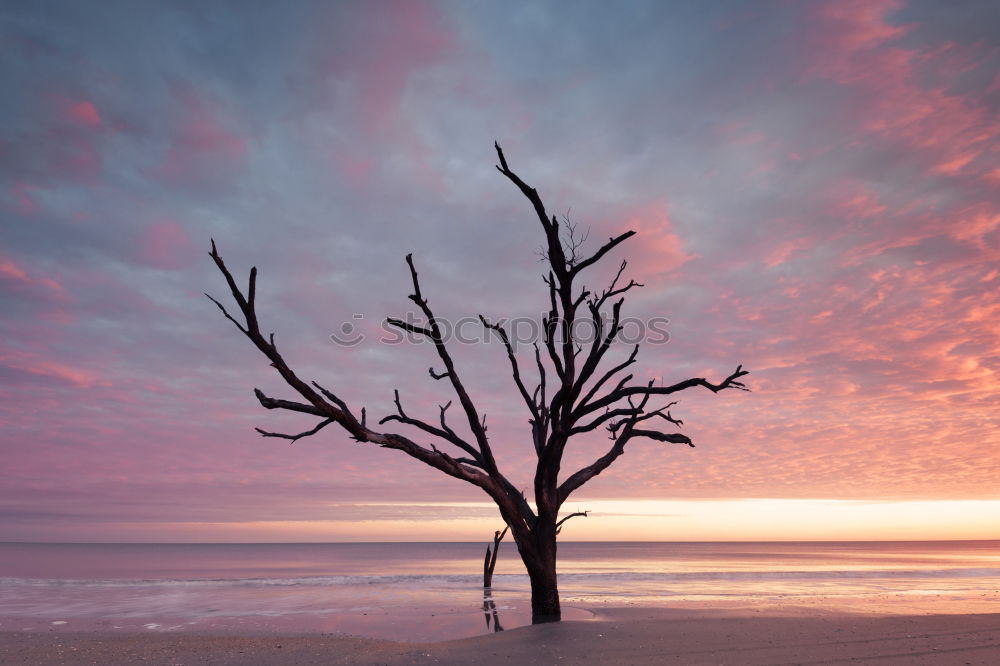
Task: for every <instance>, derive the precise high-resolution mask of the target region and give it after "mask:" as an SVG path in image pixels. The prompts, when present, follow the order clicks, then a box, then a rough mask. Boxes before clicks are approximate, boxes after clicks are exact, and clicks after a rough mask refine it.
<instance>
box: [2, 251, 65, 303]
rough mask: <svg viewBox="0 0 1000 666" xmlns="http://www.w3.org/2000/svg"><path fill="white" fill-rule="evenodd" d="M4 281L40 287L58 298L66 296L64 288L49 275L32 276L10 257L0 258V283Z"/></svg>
mask: <svg viewBox="0 0 1000 666" xmlns="http://www.w3.org/2000/svg"><path fill="white" fill-rule="evenodd" d="M4 282H8V283H17V284H20V285H24V286H28V287H34V286H38V287H42V288H44V289H45V290H47V291H48V292H49V293H50V294H51V295H54V296H56V297H58V298H59V299H60V300H62V299H65V298H66V292H65V290H64V289H63V287H62V285H61V284H59V283H58V282H57V281H56V280H54V279H52V278H49V277H33V276H31V275H29V274H28V272H27V271H26V270H25V269H24V268H22V267H21V266H20V265H18V264H17V263H16V262H14V261H13V260H11V259H0V284H2V283H4Z"/></svg>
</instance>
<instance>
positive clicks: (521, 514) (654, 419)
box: [206, 145, 748, 622]
mask: <svg viewBox="0 0 1000 666" xmlns="http://www.w3.org/2000/svg"><path fill="white" fill-rule="evenodd" d="M496 153H497V157H498V159H499V162H500V164H499V165H497V170H498V171H499V172H500V173H501V174H502V175H503V176H505V177H506V178H507V179H508V180H509V181H510V182H511V183H513V184H514V185H515V186H516V187H517V189H518V190H520V192H521V193H522V194H523V195H524V196H525V197H526V198H527V199H528V201H529V202H530V203H531V206H532V208H533V209H534V212H535V215H536V216H537V218H538V222H539V223H540V224H541V226H542V231H543V232H544V235H545V240H544V244H543V246H542V255H543V258H544V261H545V262H546V264H547V271H546V273H547V274H546V275H545V276H544V277H543V281H544V283H545V284H546V286H547V291H548V303H549V305H548V312H547V313H546V315H545V316H544V318H543V322H542V324H543V325H542V339H541V344H540V345H539V344H537V343H536V344H535V346H534V354H533V356H534V358H533V359H532V360H533V362H534V363H533V365H534V366H535V369H536V371H537V378H536V381H534V382H531V383H530V384H529V383H528V382H527V381H526V379H525V376H524V374H523V372H522V368H521V363H520V360H519V358H518V356H517V355H516V354H515V349H514V347H513V346H512V344H511V342H510V340H509V338H508V335H507V333H506V331H505V330H504V328H503V326H501V325H499V324H493V323H490V322H489V321H488V320H487V319H486V318H485V317H482V316H480V319H481V321H482V323H483V326H485V327H486V328H487V329H489V330H491V331H493V332H494V333H495V334H496V335H497V337H498V338H499V339H500V341H501V342H502V343H503V346H504V350H505V352H506V357H507V361H508V362H509V364H510V371H511V374H512V376H513V381H514V386H515V387H516V389H517V392H518V394H519V395H520V398H521V399H522V400H523V402H524V405H525V407H526V409H527V413H528V416H529V421H528V422H529V424H530V429H531V442H532V448H533V451H534V454H535V456H536V457H537V463H536V465H535V475H534V504H533V505H532V504H531V503H529V502H528V500H527V499H526V498H525V496H524V494H523V493H522V492H521V491H520V490H519V489H518V488H517V487H515V486H514V484H512V483H511V482H510V481H509V480H508V479H507V477H506V476H504V474H503V473H502V472H501V471H500V467H499V465H498V463H497V461H496V459H495V458H494V456H493V450H492V448H491V447H490V441H489V438H488V437H487V435H486V426H485V424H484V420H483V414H482V413H481V412H480V411H479V409H478V408H477V407H476V404H475V402H474V401H473V399H472V396H470V395H469V392H468V391H467V390H466V387H465V384H464V383H463V382H462V376H461V374H460V372H459V370H458V368H456V367H455V363H454V361H453V360H452V356H451V354H450V353H449V351H448V347H447V345H446V342H447V341H446V340H445V337H444V335H443V333H442V331H441V329H440V328H439V326H438V323H437V321H438V320H437V319H436V318H435V317H434V313H433V312H432V310H431V307H430V304H429V302H428V300H427V298H426V297H425V296H424V294H423V292H422V291H421V288H420V282H419V280H418V275H417V269H416V267H415V265H414V262H413V256H412V255H407V256H406V263H407V265H408V266H409V269H410V280H411V282H412V286H413V293H412V294H410V296H409V298H410V300H411V301H413V303H414V305H416V307H417V308H418V309H419V310H420V313H421V314H422V316H423V318H424V321H426V322H427V323H426V324H423V325H420V324H417V323H411V322H410V321H404V320H402V319H394V318H391V317H390V318H388V319H387V323H388V324H389V325H391V326H394V327H397V328H399V329H402V330H403V331H406V332H408V333H410V334H412V335H415V336H419V337H420V338H423V339H426V340H427V341H429V342H431V343H432V344H433V347H434V350H435V352H436V354H437V356H438V359H439V361H440V363H441V369H440V371H435V370H434V368H433V367H432V368H431V369H430V375H431V377H433V378H434V379H435V380H447V384H449V385H450V390H451V392H452V393H453V394H454V398H455V399H457V400H458V409H459V411H460V414H461V416H462V417H463V418H464V420H465V421H466V424H467V426H468V428H467V429H468V433H467V434H466V433H465V432H464V431H462V432H460V430H462V429H459V430H456V429H454V428H452V426H451V424H449V423H448V421H447V420H446V412H447V410H448V407H449V406H450V405H451V403H450V402H449V403H447V404H445V405H444V406H442V407H440V409H439V414H438V418H437V420H436V422H434V421H428V420H423V419H420V418H416V417H414V416H410V415H409V414H407V413H406V412H405V411H404V410H403V406H402V403H401V401H400V398H399V392H398V391H396V393H395V405H396V413H395V414H391V415H389V416H386V417H385V418H383V419H382V420H381V421H379V423H378V425H372V424H370V423H368V421H367V419H366V414H365V410H364V409H361V410H360V411H356V410H355V409H352V408H351V406H350V405H348V403H347V402H346V401H345V400H344V399H343V398H341V397H340V396H339V395H337V394H336V393H335V392H333V391H330V390H328V389H326V388H324V387H323V386H320V385H319V384H318V383H316V382H315V381H307V380H306V379H303V378H301V377H299V375H297V374H296V373H295V372H294V371H293V370H292V368H290V367H289V366H288V364H287V363H286V362H285V359H284V358H283V357H282V355H281V353H280V352H279V351H278V347H277V346H276V344H275V341H274V334H273V333H271V334H268V335H265V334H264V333H262V332H261V329H260V324H259V323H258V319H257V308H256V302H255V295H256V280H257V268H256V267H253V268H251V269H250V278H249V282H248V284H247V287H246V290H245V291H244V290H243V289H242V288H241V287H240V286H239V285H238V284H237V283H236V280H235V279H234V278H233V275H232V273H231V272H230V271H229V269H228V268H227V267H226V264H225V262H224V261H223V260H222V257H221V256H220V255H219V253H218V251H217V249H216V246H215V242H214V241H212V251H211V255H210V256H211V257H212V259H213V260H214V261H215V264H216V266H218V268H219V270H220V271H221V272H222V274H223V275H224V276H225V279H226V282H227V283H228V285H229V290H230V291H231V292H232V298H233V300H234V301H235V303H236V306H237V307H238V308H239V316H240V317H241V319H242V321H240V320H239V319H237V318H235V317H233V316H232V315H230V313H229V312H228V311H227V310H226V308H225V307H224V306H223V305H222V304H221V303H220V302H219V301H217V300H215V299H212V301H213V302H214V303H215V304H216V305H217V306H218V307H219V309H220V310H222V313H223V314H224V315H225V317H226V318H227V319H229V320H230V321H231V322H232V323H233V324H235V325H236V327H237V328H238V329H239V330H240V331H241V332H242V333H243V334H244V335H245V336H246V337H247V338H249V339H250V341H251V342H253V344H254V345H255V346H256V347H257V349H259V350H260V351H261V353H263V354H264V356H266V357H267V359H268V360H269V361H270V363H271V366H272V367H274V369H275V370H277V372H278V374H280V375H281V378H282V379H283V380H284V381H285V383H286V384H288V386H289V387H290V388H291V389H292V390H293V391H294V392H295V393H296V394H297V398H296V399H294V400H286V399H282V398H273V397H271V396H267V395H265V394H264V393H263V392H262V391H260V389H255V390H254V393H255V394H256V396H257V400H259V401H260V404H261V405H262V406H263V407H264V408H265V409H282V410H287V411H292V412H298V413H301V414H307V415H309V416H313V417H315V418H317V419H318V422H317V423H316V425H315V426H314V427H312V428H310V429H309V430H306V431H304V432H301V433H298V434H291V435H289V434H284V433H275V432H269V431H266V430H260V429H258V432H260V434H261V435H263V436H265V437H281V438H284V439H290V440H293V441H294V440H296V439H299V438H302V437H308V436H311V435H315V434H316V433H318V432H319V431H320V430H322V429H323V428H325V427H327V426H329V425H332V424H336V425H337V426H338V427H339V428H341V429H343V430H345V431H346V432H347V434H348V436H350V437H351V438H352V439H354V440H355V441H357V442H366V443H371V444H375V445H378V446H382V447H384V448H388V449H396V450H398V451H401V452H402V453H404V454H406V455H408V456H410V457H412V458H416V459H417V460H419V461H420V462H422V463H424V464H426V465H430V466H431V467H434V468H436V469H438V470H440V471H441V472H444V473H445V474H447V475H448V476H451V477H454V478H456V479H461V480H462V481H465V482H467V483H471V484H472V485H475V486H478V487H479V488H481V489H482V490H483V491H484V492H485V493H486V494H487V495H489V497H490V498H491V499H492V500H493V501H494V502H495V503H496V505H497V507H498V509H499V511H500V517H501V519H502V520H503V521H504V523H506V524H507V525H509V526H510V530H511V534H512V535H513V537H514V541H515V543H516V545H517V549H518V552H519V554H520V555H521V559H522V560H523V562H524V565H525V568H526V569H527V572H528V577H529V578H530V581H531V610H532V617H533V621H534V622H550V621H556V620H559V617H560V609H559V592H558V587H557V584H556V535H557V534H558V533H559V530H560V528H561V526H562V524H563V521H564V520H565V519H563V520H560V518H559V510H560V507H562V505H563V503H564V502H565V501H566V500H567V498H569V496H570V495H571V494H572V493H573V492H574V491H575V490H576V489H578V488H579V487H580V486H582V485H583V484H585V483H586V482H587V481H589V480H590V479H592V478H594V477H595V476H597V475H598V474H600V473H601V472H603V471H604V470H605V469H607V468H608V467H609V466H610V465H611V464H612V463H613V462H614V461H615V460H617V459H618V457H619V456H621V455H622V454H623V453H624V452H625V446H626V445H627V444H629V443H630V442H632V441H633V440H640V439H646V440H652V441H654V442H662V443H669V444H684V445H688V446H692V447H693V446H694V444H693V443H692V442H691V440H690V439H689V438H688V437H687V436H686V435H683V434H681V433H680V432H677V431H676V430H677V427H679V426H680V425H681V421H680V420H679V419H675V418H674V417H673V416H672V415H671V413H670V412H669V411H668V410H669V408H670V407H671V406H672V405H674V404H675V403H673V402H670V403H668V404H666V405H663V406H653V405H650V400H653V399H656V398H661V397H665V396H672V395H673V394H675V393H678V392H680V391H683V390H685V389H689V388H694V387H698V386H700V387H702V388H706V389H708V390H709V391H712V392H713V393H718V392H720V391H722V390H724V389H728V388H734V389H740V390H744V391H745V390H748V389H747V388H746V386H745V385H744V384H743V383H742V382H741V381H740V378H741V377H743V376H744V375H746V374H747V371H746V370H744V369H743V367H742V366H737V368H736V370H735V371H733V373H732V374H730V375H729V376H728V377H726V378H725V379H723V380H722V381H720V382H718V383H713V382H710V381H708V380H707V379H704V378H701V377H694V378H691V379H685V380H683V381H680V382H677V383H675V384H669V385H664V386H657V385H655V384H654V382H653V381H649V382H646V383H639V384H634V383H633V375H632V374H631V373H629V374H624V375H623V373H625V371H626V370H627V369H628V368H629V366H631V365H632V364H634V363H635V361H636V356H637V355H638V353H639V345H638V344H637V345H635V346H634V347H633V348H632V350H631V353H629V355H628V357H627V358H625V360H623V361H619V362H616V363H614V364H613V365H611V363H605V361H606V357H607V355H608V352H609V350H610V349H611V347H612V344H613V343H614V342H615V339H616V337H617V335H618V333H619V332H620V331H621V325H620V322H621V309H622V304H623V303H624V301H625V298H624V296H625V294H626V292H628V291H630V290H631V289H634V288H637V287H641V286H642V285H641V284H639V283H638V282H636V281H635V280H629V281H628V282H622V275H623V273H624V272H625V268H626V266H627V262H625V261H622V262H621V265H620V267H619V269H618V271H617V274H616V275H615V277H614V279H613V280H612V281H611V284H610V285H609V286H608V287H606V288H605V289H603V290H600V291H597V290H594V291H591V290H588V289H586V288H583V287H578V286H577V285H578V284H579V279H580V277H581V275H582V274H583V272H584V271H586V270H587V269H588V268H590V267H592V266H594V265H595V264H597V263H598V262H599V261H601V260H602V259H603V258H605V257H606V256H607V255H608V254H609V253H610V252H611V251H612V250H614V249H615V248H617V247H618V246H619V245H621V244H622V243H623V242H625V241H626V240H628V239H629V238H631V237H632V236H633V235H635V232H634V231H626V232H625V233H622V234H620V235H618V236H615V237H612V238H609V239H608V240H607V242H606V243H604V244H603V245H601V246H600V247H599V248H598V249H597V250H596V251H595V252H594V253H593V254H590V255H589V256H585V255H584V254H583V252H582V247H581V245H582V241H581V238H580V236H579V235H578V234H576V233H575V230H574V229H573V228H572V227H571V228H569V229H567V228H566V225H565V224H562V225H561V224H560V222H559V220H558V219H557V218H556V217H555V216H554V215H550V214H549V213H548V211H547V210H546V209H545V206H544V204H543V203H542V199H541V197H539V195H538V192H537V191H536V190H535V189H534V188H532V187H530V186H529V185H527V184H526V183H525V182H524V181H523V180H521V178H520V177H519V176H518V175H517V174H515V173H514V172H513V171H511V170H510V168H509V167H508V165H507V160H506V159H505V157H504V154H503V151H502V150H501V149H500V146H499V145H496ZM206 295H207V294H206ZM209 298H212V297H211V296H209ZM578 318H580V319H584V318H587V319H589V322H590V324H591V325H592V326H593V327H594V329H595V332H596V335H594V336H593V340H590V341H578V340H577V338H576V337H575V332H574V322H576V321H577V319H578ZM584 320H585V321H586V319H584ZM609 365H610V367H605V366H609ZM532 384H533V388H530V386H531V385H532ZM390 423H398V424H400V425H405V426H409V427H411V428H413V429H414V430H416V431H420V432H421V433H422V437H421V438H422V440H429V441H428V442H427V443H418V442H417V441H416V439H415V438H414V437H413V436H411V435H404V434H400V433H398V432H393V431H389V430H385V429H383V428H381V427H380V426H385V425H387V424H390ZM657 426H659V427H657ZM601 427H603V428H604V429H605V430H606V431H607V432H608V433H609V438H610V440H611V445H610V447H609V448H608V450H607V452H606V453H605V454H604V455H602V456H600V457H599V458H597V459H596V460H594V461H593V462H592V463H591V464H589V465H587V466H585V467H583V468H581V469H579V470H577V471H575V472H573V473H572V474H569V475H566V476H563V477H562V478H560V465H561V462H562V458H563V453H564V451H565V450H566V446H567V445H568V444H569V442H570V440H571V439H572V438H573V437H574V436H577V435H583V434H585V433H589V432H593V431H595V430H597V429H598V428H601Z"/></svg>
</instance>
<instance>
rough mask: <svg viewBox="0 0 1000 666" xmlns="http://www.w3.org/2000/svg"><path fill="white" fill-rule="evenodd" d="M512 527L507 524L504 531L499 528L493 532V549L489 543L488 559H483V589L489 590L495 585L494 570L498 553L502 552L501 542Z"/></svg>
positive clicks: (487, 547)
mask: <svg viewBox="0 0 1000 666" xmlns="http://www.w3.org/2000/svg"><path fill="white" fill-rule="evenodd" d="M509 529H510V526H509V525H505V526H504V528H503V532H501V531H500V530H497V531H496V532H494V533H493V550H492V551H491V550H490V546H489V544H487V545H486V559H485V560H484V561H483V589H484V590H488V589H490V588H491V587H493V570H494V569H496V568H497V553H499V552H500V542H501V541H503V538H504V536H506V534H507V530H509Z"/></svg>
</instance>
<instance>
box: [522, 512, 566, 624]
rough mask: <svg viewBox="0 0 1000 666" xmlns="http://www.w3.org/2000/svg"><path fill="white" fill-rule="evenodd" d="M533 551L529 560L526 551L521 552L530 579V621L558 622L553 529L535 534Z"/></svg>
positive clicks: (559, 613) (536, 622) (533, 622)
mask: <svg viewBox="0 0 1000 666" xmlns="http://www.w3.org/2000/svg"><path fill="white" fill-rule="evenodd" d="M535 551H536V555H535V557H533V558H530V561H529V557H528V556H527V554H526V553H521V557H522V559H523V560H524V565H525V568H527V570H528V577H529V578H530V580H531V623H532V624H541V623H543V622H558V621H559V620H560V619H561V617H562V611H561V610H560V608H559V585H558V582H557V581H556V535H555V529H551V530H543V531H542V533H540V534H538V535H537V540H536V541H535Z"/></svg>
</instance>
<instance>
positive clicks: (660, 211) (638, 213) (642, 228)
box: [614, 200, 692, 282]
mask: <svg viewBox="0 0 1000 666" xmlns="http://www.w3.org/2000/svg"><path fill="white" fill-rule="evenodd" d="M616 217H617V218H618V220H619V221H618V222H617V223H616V224H615V225H614V227H615V228H616V229H619V231H618V232H617V233H621V232H622V231H625V230H628V229H631V230H633V231H635V232H636V236H635V238H633V239H631V240H629V241H627V245H626V247H627V248H628V252H627V256H628V258H629V264H630V267H631V268H632V269H633V270H634V275H636V276H638V277H637V279H638V280H639V281H640V282H644V281H645V280H646V279H647V278H649V279H650V280H652V279H654V278H655V277H656V276H658V275H662V274H664V273H669V272H670V271H672V270H674V269H676V268H679V267H680V266H681V265H683V264H684V263H685V262H687V261H688V260H690V259H691V258H692V257H691V255H689V254H688V253H687V252H685V251H684V246H683V242H682V241H681V239H680V236H678V235H677V234H676V233H675V232H674V229H673V224H672V223H671V221H670V218H669V216H668V215H667V203H666V202H665V201H663V200H657V201H653V202H651V203H649V204H646V205H645V206H641V207H637V208H633V209H631V210H627V211H625V212H623V213H621V214H620V215H618V216H616Z"/></svg>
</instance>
